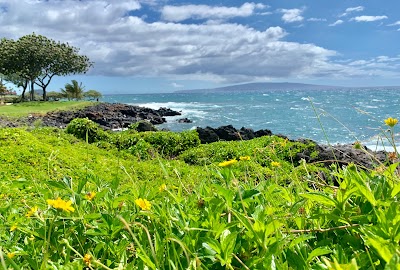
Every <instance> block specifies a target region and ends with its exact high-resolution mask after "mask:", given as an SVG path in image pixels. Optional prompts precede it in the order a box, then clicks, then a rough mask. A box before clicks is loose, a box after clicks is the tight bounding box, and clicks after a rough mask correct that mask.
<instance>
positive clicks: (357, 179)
mask: <svg viewBox="0 0 400 270" xmlns="http://www.w3.org/2000/svg"><path fill="white" fill-rule="evenodd" d="M347 176H348V177H350V181H351V182H352V183H354V184H355V185H356V186H357V188H358V191H359V192H360V193H361V195H363V196H364V197H365V198H366V199H367V200H368V201H369V202H370V203H371V204H372V205H373V206H376V200H375V197H374V194H373V193H372V191H371V188H370V187H369V185H368V182H369V178H370V177H369V176H368V175H367V174H365V173H363V176H364V177H361V175H360V173H359V172H358V171H357V170H347Z"/></svg>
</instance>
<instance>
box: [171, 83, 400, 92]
mask: <svg viewBox="0 0 400 270" xmlns="http://www.w3.org/2000/svg"><path fill="white" fill-rule="evenodd" d="M354 88H360V89H377V90H379V89H397V90H398V89H400V86H377V87H345V86H334V85H318V84H305V83H288V82H261V83H245V84H236V85H231V86H225V87H218V88H208V89H191V90H178V91H175V92H174V93H215V92H259V91H266V90H334V89H354Z"/></svg>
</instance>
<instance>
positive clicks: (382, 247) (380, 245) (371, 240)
mask: <svg viewBox="0 0 400 270" xmlns="http://www.w3.org/2000/svg"><path fill="white" fill-rule="evenodd" d="M366 240H367V241H366V242H367V244H368V245H369V246H371V247H373V248H374V249H375V250H376V252H378V254H379V256H381V257H382V259H384V260H385V262H386V263H388V262H389V261H390V259H391V258H392V256H393V253H392V251H391V250H390V249H389V247H388V245H387V243H385V242H386V241H385V240H384V239H382V238H381V237H379V236H367V237H366Z"/></svg>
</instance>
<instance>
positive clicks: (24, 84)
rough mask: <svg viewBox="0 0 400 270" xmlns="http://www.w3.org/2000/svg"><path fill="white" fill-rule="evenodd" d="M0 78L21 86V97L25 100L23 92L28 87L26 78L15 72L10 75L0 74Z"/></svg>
mask: <svg viewBox="0 0 400 270" xmlns="http://www.w3.org/2000/svg"><path fill="white" fill-rule="evenodd" d="M0 78H2V79H4V80H5V81H7V82H10V83H12V84H14V85H16V86H17V87H22V94H21V99H22V100H25V92H26V89H28V80H26V79H24V78H22V77H19V76H18V75H17V74H12V75H8V76H5V75H3V74H0Z"/></svg>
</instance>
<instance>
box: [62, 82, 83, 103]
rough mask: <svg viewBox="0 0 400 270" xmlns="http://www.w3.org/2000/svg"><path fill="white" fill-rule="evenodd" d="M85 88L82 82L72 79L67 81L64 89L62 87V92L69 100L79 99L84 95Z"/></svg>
mask: <svg viewBox="0 0 400 270" xmlns="http://www.w3.org/2000/svg"><path fill="white" fill-rule="evenodd" d="M84 88H85V87H83V86H82V83H78V81H76V80H72V81H71V83H67V84H66V85H65V86H64V89H61V93H62V94H63V96H64V97H65V98H68V100H71V99H76V100H79V99H82V97H83V90H84Z"/></svg>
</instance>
